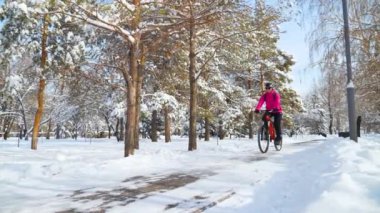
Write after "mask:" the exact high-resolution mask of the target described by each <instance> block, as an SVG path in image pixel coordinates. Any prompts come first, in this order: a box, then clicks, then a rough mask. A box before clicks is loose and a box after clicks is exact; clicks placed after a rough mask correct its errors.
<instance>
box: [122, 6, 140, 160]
mask: <svg viewBox="0 0 380 213" xmlns="http://www.w3.org/2000/svg"><path fill="white" fill-rule="evenodd" d="M133 4H134V6H135V10H134V14H133V17H134V19H133V21H132V25H131V28H132V29H131V30H132V31H133V32H134V35H133V37H134V39H135V41H134V42H130V44H129V56H128V59H129V61H128V65H129V70H128V72H125V71H124V72H125V73H123V74H124V79H125V81H126V83H127V88H128V90H127V100H126V102H127V112H126V119H127V120H126V127H125V138H124V157H128V156H130V155H133V154H134V151H135V147H136V143H137V141H136V138H138V137H136V136H135V135H136V128H137V125H138V120H136V119H137V118H138V116H137V115H136V113H138V111H137V109H138V107H137V105H138V104H140V103H138V102H137V100H138V97H137V96H138V80H139V79H138V78H139V64H138V61H139V60H138V59H140V57H139V53H140V51H139V47H140V41H141V32H140V31H138V30H137V28H138V25H139V23H140V18H141V5H140V0H133Z"/></svg>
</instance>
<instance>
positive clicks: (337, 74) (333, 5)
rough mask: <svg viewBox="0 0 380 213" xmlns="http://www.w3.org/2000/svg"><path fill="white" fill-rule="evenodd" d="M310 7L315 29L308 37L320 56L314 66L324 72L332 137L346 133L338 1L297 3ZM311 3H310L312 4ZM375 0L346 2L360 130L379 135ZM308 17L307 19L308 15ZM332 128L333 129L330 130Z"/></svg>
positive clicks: (379, 38)
mask: <svg viewBox="0 0 380 213" xmlns="http://www.w3.org/2000/svg"><path fill="white" fill-rule="evenodd" d="M300 2H302V3H304V4H307V5H309V11H308V14H313V15H314V16H315V17H317V19H315V26H316V27H315V28H314V29H313V32H312V33H311V35H310V43H311V45H312V46H311V53H317V54H319V53H322V57H321V58H320V60H318V61H317V62H316V63H317V64H318V65H319V67H320V68H321V70H322V71H323V73H324V75H323V78H324V80H323V82H325V83H324V84H322V85H321V87H322V88H323V90H324V94H323V96H324V103H325V106H326V107H325V109H326V110H327V112H328V113H329V117H330V128H329V132H330V133H332V132H333V129H334V128H336V129H338V130H339V131H343V130H344V129H345V126H346V125H344V124H345V123H347V118H346V116H345V114H347V113H345V112H346V109H345V107H344V106H346V98H345V97H346V90H345V87H346V80H345V79H346V67H345V53H344V50H345V48H344V38H343V33H342V31H343V21H342V18H341V17H342V3H341V1H327V0H317V1H309V0H303V1H300ZM311 2H312V3H311ZM378 5H379V2H378V1H377V0H363V1H348V9H349V11H348V13H349V24H350V37H351V38H352V39H351V54H352V61H353V63H352V67H353V75H354V76H353V77H354V79H353V81H354V85H355V90H356V97H355V99H356V110H357V115H361V116H362V117H363V118H364V119H363V120H364V122H363V123H362V127H363V128H364V129H366V130H367V131H377V132H379V131H380V122H379V119H380V102H379V100H380V93H379V91H380V87H379V84H378V83H377V82H379V81H380V75H379V71H378V67H379V65H380V60H379V54H380V29H379V27H378V23H379V21H380V17H379V15H378V14H379V13H380V8H379V6H378ZM308 17H310V15H308ZM333 127H334V128H333Z"/></svg>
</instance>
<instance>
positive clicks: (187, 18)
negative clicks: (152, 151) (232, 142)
mask: <svg viewBox="0 0 380 213" xmlns="http://www.w3.org/2000/svg"><path fill="white" fill-rule="evenodd" d="M19 3H20V2H19ZM241 3H243V2H240V1H224V0H220V1H219V0H218V1H196V0H186V1H177V0H169V1H139V0H136V1H104V2H97V3H96V4H94V3H93V1H86V0H85V1H49V2H43V1H28V0H24V1H21V3H20V4H15V3H13V2H12V1H10V2H8V1H5V3H4V5H3V6H2V10H0V17H1V18H2V19H3V20H4V27H3V29H2V31H1V34H2V35H3V37H1V39H2V40H1V43H0V44H1V48H3V49H4V50H5V49H6V48H8V49H9V51H3V53H2V55H1V59H2V61H1V62H2V64H1V65H2V67H4V69H3V70H2V72H6V71H7V72H10V73H11V74H12V75H9V76H15V78H14V80H12V82H20V85H21V86H20V87H18V88H17V91H19V92H20V93H27V94H29V96H26V97H32V96H30V94H32V92H33V93H36V92H37V91H39V94H40V96H38V97H39V98H38V99H34V100H38V101H39V103H40V105H39V110H38V112H39V113H40V114H39V115H38V116H39V118H38V116H35V118H34V120H33V118H32V116H30V114H31V113H32V111H35V110H36V109H33V108H32V107H30V109H29V108H26V107H25V105H23V106H24V108H23V107H22V105H20V107H21V108H17V107H16V105H15V103H16V102H17V101H18V102H19V103H21V102H20V100H18V99H16V98H14V97H13V96H12V95H11V94H12V93H11V91H16V90H15V89H10V87H6V86H5V85H10V84H9V83H7V82H6V81H0V84H1V85H2V88H4V89H2V90H1V94H2V95H4V97H5V96H7V97H8V98H7V99H2V106H4V107H3V109H2V113H3V114H4V113H6V112H10V110H9V109H10V108H12V112H16V114H17V116H16V117H17V118H24V119H23V120H24V121H23V122H20V121H21V120H20V121H18V123H20V124H21V123H24V125H23V126H24V127H23V128H24V131H26V129H27V126H31V123H32V122H34V124H35V125H34V131H35V133H34V134H35V135H34V137H35V138H37V136H38V133H39V132H40V130H41V129H42V130H43V131H44V132H46V131H47V132H48V135H49V133H50V132H55V136H56V138H60V137H61V136H66V137H68V136H70V137H73V138H76V137H78V136H83V137H89V136H90V137H93V136H95V135H97V136H100V135H106V136H108V137H111V136H116V137H117V138H118V140H123V138H124V143H125V146H124V156H130V155H133V154H134V150H135V149H138V148H139V135H140V134H143V135H145V136H149V137H151V139H152V140H153V141H157V140H158V138H157V136H158V135H157V128H156V127H155V125H156V124H158V123H159V122H158V120H159V121H160V122H161V121H162V122H163V127H164V128H163V130H164V132H165V141H166V142H169V141H170V140H171V137H170V136H171V135H172V134H181V135H183V134H188V136H189V144H188V150H189V151H191V150H196V149H197V137H198V136H202V137H203V135H204V136H205V139H206V140H208V139H209V137H210V134H213V135H216V134H218V136H219V137H220V138H223V137H224V136H225V135H226V134H228V135H230V136H231V135H239V136H241V135H246V134H249V135H250V137H252V136H253V132H254V131H253V127H254V125H255V122H254V118H253V115H252V113H251V108H252V106H253V105H254V104H255V99H256V97H257V96H258V95H260V94H261V92H262V90H261V87H262V85H263V83H264V81H272V82H273V83H274V84H275V86H276V89H278V90H279V91H280V93H282V94H283V105H284V108H285V109H286V111H287V112H288V113H289V114H290V115H289V117H287V118H286V119H285V120H286V127H289V128H291V127H292V125H293V123H292V122H291V119H290V117H291V114H296V113H298V112H299V111H300V109H301V102H300V101H299V99H298V95H297V94H296V93H295V92H294V91H293V90H292V89H289V88H288V87H287V85H288V84H289V83H290V81H291V79H289V78H288V75H287V73H288V72H290V70H291V66H292V65H293V64H294V62H293V59H292V56H290V55H288V54H287V53H285V52H283V51H280V50H279V49H278V48H277V42H278V39H279V33H280V32H279V30H278V28H277V25H278V24H279V23H281V22H282V21H283V20H282V15H281V13H280V11H278V10H277V9H276V8H274V7H270V6H267V5H265V4H264V2H263V1H258V2H257V4H256V5H255V6H254V10H252V8H250V7H248V6H247V5H245V4H241ZM27 17H31V18H30V19H27ZM19 29H21V32H22V33H20V32H19ZM24 55H25V56H28V57H29V58H31V59H33V60H30V66H28V69H30V70H33V74H32V75H31V77H30V78H27V74H30V73H31V72H26V71H25V69H21V70H24V71H22V72H21V71H20V70H19V69H16V67H15V66H13V65H14V64H15V63H17V62H19V61H20V60H21V56H24ZM29 67H30V68H29ZM36 75H37V76H39V80H40V82H39V83H38V82H37V81H35V78H33V77H35V76H36ZM2 76H6V75H5V74H4V75H3V73H2ZM16 76H19V77H20V79H22V80H20V81H19V80H17V79H16V78H17V77H16ZM41 81H43V82H41ZM27 83H29V84H31V85H33V86H32V88H33V90H28V89H27V87H26V86H25V85H26V84H27ZM41 85H42V87H41ZM5 88H8V89H5ZM30 99H31V100H33V98H30ZM31 100H29V98H27V99H25V98H24V99H21V101H28V103H29V102H30V101H31ZM44 100H45V101H44ZM41 101H42V102H41ZM33 105H34V103H33V102H31V104H28V107H29V106H33ZM5 106H6V107H5ZM42 110H44V112H45V113H41V112H42ZM23 113H24V114H25V115H23ZM3 114H2V115H3ZM16 117H15V116H13V117H12V118H15V119H16ZM8 118H11V117H9V116H8ZM0 119H1V121H4V122H3V123H9V124H12V122H15V121H16V120H15V121H12V119H9V120H7V122H5V121H6V119H5V117H4V116H1V117H0ZM37 124H38V125H39V127H36V126H37ZM140 128H143V129H140ZM3 129H5V128H3ZM106 133H108V134H106ZM33 148H36V145H35V146H33Z"/></svg>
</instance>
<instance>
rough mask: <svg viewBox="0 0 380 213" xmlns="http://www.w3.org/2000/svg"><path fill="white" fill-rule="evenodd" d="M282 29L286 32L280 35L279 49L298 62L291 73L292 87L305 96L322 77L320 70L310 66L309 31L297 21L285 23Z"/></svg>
mask: <svg viewBox="0 0 380 213" xmlns="http://www.w3.org/2000/svg"><path fill="white" fill-rule="evenodd" d="M280 29H281V31H285V32H284V33H281V34H280V41H279V48H280V49H282V50H285V51H286V52H287V53H288V54H291V55H293V57H294V60H295V61H296V64H295V65H294V66H293V69H292V70H293V71H292V73H291V77H292V79H293V82H292V84H291V87H292V88H293V89H294V90H295V91H297V93H298V94H300V95H301V96H305V95H306V94H307V93H308V92H309V91H310V90H311V88H312V86H313V85H314V84H315V82H318V79H319V78H320V76H321V74H320V72H319V70H317V69H315V68H310V66H309V64H310V59H309V44H308V41H306V35H307V33H308V32H309V29H305V28H304V27H301V26H299V25H298V24H297V23H296V21H291V22H287V23H283V24H281V25H280Z"/></svg>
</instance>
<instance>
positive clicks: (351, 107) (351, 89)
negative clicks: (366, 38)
mask: <svg viewBox="0 0 380 213" xmlns="http://www.w3.org/2000/svg"><path fill="white" fill-rule="evenodd" d="M342 3H343V19H344V40H345V46H346V63H347V104H348V121H349V129H350V139H351V140H353V141H355V142H358V136H357V132H356V131H357V130H356V122H355V86H354V83H353V82H352V68H351V52H350V35H349V26H348V12H347V1H346V0H342Z"/></svg>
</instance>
